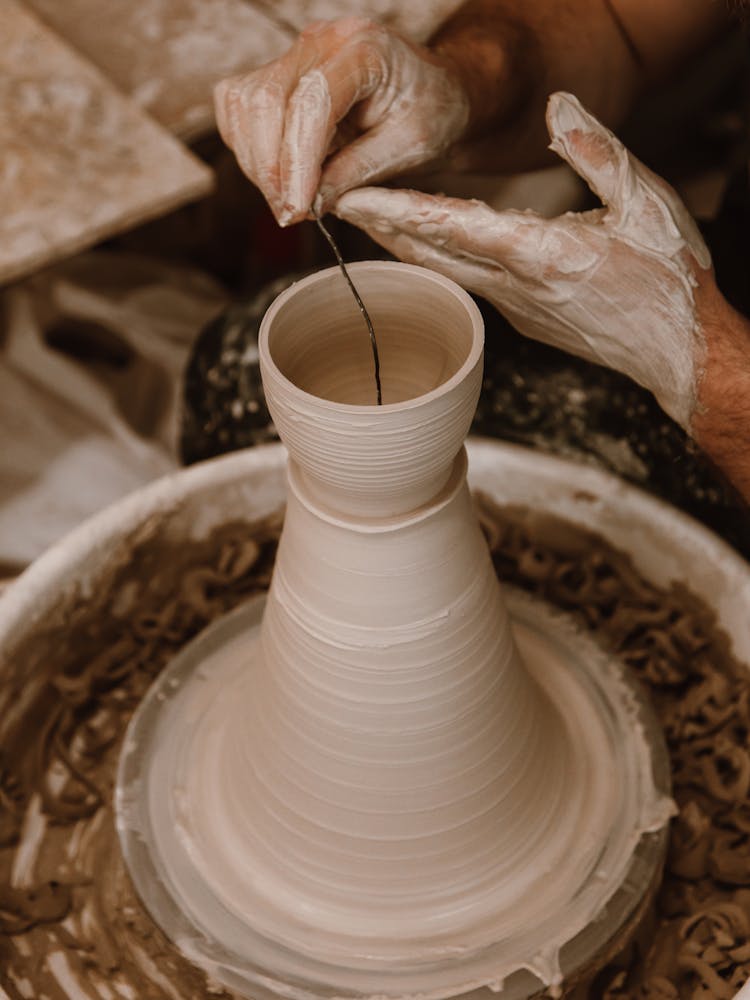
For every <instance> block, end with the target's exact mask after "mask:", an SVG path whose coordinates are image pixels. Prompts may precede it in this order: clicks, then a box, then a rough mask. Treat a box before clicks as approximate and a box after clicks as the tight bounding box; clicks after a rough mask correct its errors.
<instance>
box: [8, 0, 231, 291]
mask: <svg viewBox="0 0 750 1000" xmlns="http://www.w3.org/2000/svg"><path fill="white" fill-rule="evenodd" d="M0 25H2V31H1V35H2V45H1V46H0V281H8V280H10V279H12V278H16V277H19V276H20V275H23V274H25V273H27V272H29V271H32V270H35V269H37V268H39V267H41V266H43V265H44V264H47V263H49V262H51V261H52V260H54V259H56V258H58V257H61V256H64V255H67V254H70V253H73V252H75V251H77V250H80V249H83V248H84V247H87V246H90V245H92V244H94V243H96V242H98V241H99V240H101V239H103V238H105V237H107V236H110V235H112V234H114V233H116V232H118V231H120V230H122V229H125V228H128V227H129V226H132V225H135V224H136V223H139V222H142V221H144V220H146V219H148V218H151V217H153V216H156V215H159V214H162V213H164V212H166V211H168V210H170V209H171V208H173V207H176V206H177V205H179V204H181V203H183V202H185V201H188V200H190V199H192V198H195V197H197V196H198V195H201V194H203V193H205V192H206V191H208V190H209V189H210V187H211V184H212V175H211V172H210V171H209V170H208V169H207V168H206V167H205V166H204V165H203V164H201V163H200V162H199V161H198V160H197V159H196V158H195V157H193V156H192V155H191V154H190V153H188V152H187V150H185V149H184V147H183V146H182V145H181V144H180V143H179V142H177V140H175V139H174V138H173V137H172V136H171V135H170V134H169V133H168V132H166V131H165V130H164V129H162V128H161V127H160V126H159V125H157V124H156V123H155V122H153V121H151V120H150V119H149V118H148V117H147V116H146V115H144V114H143V113H142V112H141V111H140V110H139V109H138V108H136V107H135V106H134V105H133V104H132V102H130V101H128V100H127V99H126V98H124V97H123V96H122V95H121V94H120V93H119V92H118V91H117V90H115V88H114V87H113V85H112V84H111V83H110V82H109V81H108V80H107V79H105V78H104V77H103V76H102V74H101V73H100V72H99V71H98V70H97V69H96V68H95V67H94V66H92V65H91V64H89V63H88V62H87V61H86V60H85V59H84V58H83V57H82V56H80V55H79V54H77V53H76V52H74V51H73V50H72V49H70V48H69V47H68V46H67V45H66V44H65V43H63V42H62V41H61V40H60V39H59V38H57V37H56V36H55V35H54V34H52V32H51V31H50V30H49V29H48V28H46V27H45V26H44V25H43V24H41V22H39V21H38V20H37V18H36V17H35V16H34V15H33V14H32V13H31V12H30V11H29V10H28V9H26V8H25V7H23V6H21V5H20V4H18V3H16V2H14V0H0Z"/></svg>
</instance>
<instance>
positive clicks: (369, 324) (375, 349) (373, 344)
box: [312, 208, 383, 406]
mask: <svg viewBox="0 0 750 1000" xmlns="http://www.w3.org/2000/svg"><path fill="white" fill-rule="evenodd" d="M312 214H313V217H314V219H315V222H316V223H317V225H318V229H319V230H320V231H321V233H322V234H323V235H324V236H325V238H326V240H327V241H328V245H329V246H330V248H331V250H333V255H334V257H335V258H336V263H337V264H338V265H339V267H340V268H341V273H342V274H343V275H344V277H345V278H346V280H347V283H348V285H349V287H350V288H351V290H352V295H353V296H354V299H355V301H356V303H357V305H358V306H359V311H360V312H361V313H362V315H363V316H364V319H365V323H366V324H367V332H368V333H369V334H370V346H371V347H372V360H373V362H374V365H375V389H376V392H377V399H378V406H382V405H383V391H382V387H381V385H380V355H379V354H378V342H377V340H376V339H375V329H374V327H373V325H372V320H371V319H370V314H369V313H368V311H367V309H365V304H364V302H363V301H362V298H361V296H360V294H359V292H358V291H357V289H356V288H355V287H354V282H353V281H352V279H351V278H350V277H349V272H348V271H347V269H346V264H345V263H344V258H343V257H342V256H341V251H340V250H339V248H338V246H337V245H336V241H335V240H334V238H333V236H331V234H330V233H329V232H328V230H327V229H326V227H325V226H324V225H323V220H322V219H321V217H320V215H319V214H318V212H317V211H316V209H314V208H313V210H312Z"/></svg>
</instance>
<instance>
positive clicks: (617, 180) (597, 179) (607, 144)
mask: <svg viewBox="0 0 750 1000" xmlns="http://www.w3.org/2000/svg"><path fill="white" fill-rule="evenodd" d="M547 128H548V130H549V134H550V138H551V139H552V142H551V143H550V149H553V150H554V151H555V152H556V153H557V154H558V155H559V156H561V157H562V158H563V159H564V160H565V161H566V162H567V163H569V164H570V166H571V167H572V168H573V169H574V170H575V171H576V173H578V174H580V176H581V177H583V179H584V180H585V181H586V183H587V184H588V185H589V187H590V188H591V190H592V191H593V192H594V193H595V194H596V195H598V196H599V197H600V198H601V200H602V201H603V202H604V204H605V205H610V206H611V207H612V208H614V209H615V210H616V211H617V212H620V211H622V209H623V206H625V205H627V203H628V200H629V199H630V198H632V196H633V194H634V191H635V187H636V184H637V177H636V174H635V171H634V170H633V163H632V162H631V159H630V154H629V153H628V151H627V149H626V148H625V147H624V146H623V144H622V143H621V142H620V140H619V139H618V138H617V137H616V136H615V135H613V134H612V132H610V131H609V129H608V128H605V126H604V125H602V124H601V122H599V121H597V119H596V118H594V116H593V115H592V114H590V113H589V112H588V111H586V110H585V108H584V107H583V106H582V105H581V103H580V101H579V100H578V99H577V98H576V97H574V96H573V95H572V94H566V93H564V92H562V91H559V92H558V93H555V94H552V95H551V96H550V98H549V101H548V102H547Z"/></svg>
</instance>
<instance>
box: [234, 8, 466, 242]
mask: <svg viewBox="0 0 750 1000" xmlns="http://www.w3.org/2000/svg"><path fill="white" fill-rule="evenodd" d="M215 97H216V114H217V120H218V125H219V130H220V132H221V135H222V137H223V138H224V141H225V142H226V143H227V144H228V145H229V146H230V147H231V148H232V149H233V150H234V152H235V154H236V156H237V159H238V161H239V164H240V166H241V167H242V169H243V171H244V172H245V173H246V174H247V176H248V177H249V178H250V180H252V181H253V182H254V183H255V184H257V186H258V187H259V188H260V189H261V191H262V192H263V194H264V196H265V198H266V200H267V201H268V203H269V205H270V206H271V209H272V211H273V213H274V215H275V216H276V218H277V220H278V222H279V223H280V225H282V226H286V225H289V224H290V223H292V222H299V221H300V220H302V219H304V218H305V217H306V215H307V214H308V212H309V211H310V208H311V205H312V203H313V200H314V199H315V198H316V194H317V195H318V196H319V199H318V201H317V202H316V208H317V209H318V210H319V211H321V212H323V211H325V210H326V209H327V208H328V206H329V205H330V204H332V203H333V202H334V201H335V200H336V198H337V197H338V196H339V195H340V194H341V193H342V192H344V191H347V190H349V189H350V188H352V187H357V186H360V185H362V184H367V183H369V182H371V181H377V180H383V179H384V178H386V177H391V176H394V175H395V174H398V173H402V172H404V171H405V170H410V169H412V168H414V167H417V166H419V165H421V164H424V163H427V162H429V161H432V160H435V159H437V158H438V157H440V156H441V155H442V154H443V153H444V152H445V151H446V150H447V149H448V148H449V147H450V146H451V145H452V143H453V142H455V140H456V139H457V138H458V137H459V136H460V134H461V132H462V131H463V129H464V127H465V125H466V123H467V121H468V118H469V102H468V98H467V97H466V95H465V93H464V90H463V87H462V86H461V84H460V83H459V81H458V77H457V76H456V75H455V74H454V73H453V72H451V71H450V70H449V69H448V68H447V65H444V64H443V63H442V62H441V60H440V58H439V57H438V56H437V55H435V54H433V53H431V52H430V51H429V50H428V49H426V48H422V47H420V46H417V45H412V44H411V43H410V42H407V41H406V40H405V39H403V38H401V37H400V36H399V35H396V34H395V33H393V32H392V31H389V30H388V29H387V28H385V27H383V26H382V25H379V24H376V23H374V22H372V21H368V20H364V19H361V18H345V19H342V20H339V21H332V22H317V23H315V24H313V25H311V26H310V27H309V28H307V30H306V31H304V32H303V33H302V35H300V37H299V38H298V39H297V41H296V42H295V43H294V45H293V46H292V47H291V49H290V50H289V51H288V52H287V53H286V54H285V55H284V56H282V57H281V58H280V59H277V60H276V61H275V62H272V63H269V64H268V65H267V66H263V67H261V68H260V69H258V70H256V71H255V72H253V73H249V74H248V75H247V76H240V77H234V78H232V79H229V80H224V81H223V82H222V83H220V84H219V85H218V86H217V88H216V92H215ZM352 130H354V132H355V134H358V138H355V139H354V141H352V142H349V143H348V144H346V145H343V146H342V143H344V141H345V140H344V136H345V134H351V133H352ZM337 147H342V148H339V149H338V152H335V153H334V155H332V156H330V157H329V154H331V152H332V151H333V150H335V149H336V148H337Z"/></svg>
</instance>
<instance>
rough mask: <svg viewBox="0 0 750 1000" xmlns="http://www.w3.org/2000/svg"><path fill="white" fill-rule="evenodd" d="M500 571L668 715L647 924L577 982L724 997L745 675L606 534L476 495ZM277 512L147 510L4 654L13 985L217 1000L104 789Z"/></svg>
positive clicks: (9, 976)
mask: <svg viewBox="0 0 750 1000" xmlns="http://www.w3.org/2000/svg"><path fill="white" fill-rule="evenodd" d="M478 507H479V510H480V516H481V521H482V524H483V527H484V528H485V532H486V534H487V537H488V540H489V543H490V546H491V549H492V554H493V559H494V563H495V566H496V569H497V572H498V575H499V577H500V578H501V579H503V580H507V581H509V582H511V583H513V584H515V585H518V586H521V587H523V588H525V589H527V590H529V591H531V592H533V593H536V594H538V595H540V596H541V597H543V598H544V599H546V600H548V601H549V602H550V603H552V604H554V605H556V606H558V607H560V608H562V609H564V610H566V611H568V612H569V613H571V614H572V615H574V616H575V617H576V618H578V619H579V620H580V621H581V622H582V623H584V624H585V625H586V626H587V627H588V628H590V629H592V630H593V631H595V632H596V633H597V634H598V635H599V636H600V638H601V640H602V641H603V642H604V643H607V644H609V646H610V647H611V648H613V649H615V650H617V651H618V653H619V654H620V655H621V656H622V657H623V658H624V659H625V660H626V661H627V662H628V663H629V664H630V665H631V666H632V667H633V669H634V670H635V672H636V673H637V674H638V676H639V677H640V678H641V680H642V681H643V682H644V684H645V685H646V686H647V687H648V688H649V690H650V692H651V694H652V696H653V700H654V703H655V706H656V710H657V712H658V714H659V716H660V718H661V721H662V723H663V725H664V728H665V731H666V734H667V739H668V744H669V749H670V755H671V761H672V771H673V781H674V794H675V797H676V799H677V801H678V803H679V806H680V815H679V817H678V819H677V821H676V822H675V823H674V825H673V829H672V835H671V848H670V854H669V859H668V867H667V872H666V875H665V878H664V881H663V885H662V886H661V889H660V891H659V893H658V895H657V898H656V901H655V904H654V907H653V909H652V912H651V913H650V914H649V915H648V916H647V918H646V919H645V921H644V924H643V927H642V930H641V932H640V933H639V934H638V936H637V937H636V939H635V940H634V941H632V942H631V943H630V944H629V945H628V947H627V949H626V951H625V952H624V953H623V954H621V955H620V956H619V958H618V959H617V960H616V961H615V962H613V963H611V964H610V965H608V966H607V967H606V968H605V969H603V970H602V971H601V972H600V973H599V974H598V975H597V977H596V979H595V980H594V981H593V982H592V983H590V984H588V985H587V986H578V987H576V989H575V991H574V993H573V994H572V995H574V996H575V997H576V998H579V997H584V996H588V997H592V998H602V1000H626V998H628V1000H629V998H632V1000H636V998H639V1000H647V998H648V1000H657V998H658V1000H672V998H678V997H679V998H682V997H688V998H695V1000H699V998H700V1000H704V998H708V997H716V998H724V997H726V998H729V997H731V996H733V994H734V993H735V992H736V991H737V990H738V989H739V987H740V985H741V984H742V983H743V982H744V981H745V979H746V978H747V977H748V974H750V809H749V808H748V805H747V799H748V792H749V791H750V751H748V727H749V721H748V699H749V698H750V674H748V673H747V672H746V671H745V670H744V668H741V667H739V666H738V665H737V664H735V663H734V662H733V661H732V658H731V656H730V655H729V652H728V649H727V645H726V643H725V641H724V640H723V638H722V636H721V634H720V633H719V632H718V630H717V629H716V628H715V625H714V622H713V619H712V616H711V614H710V613H709V612H708V611H707V610H706V609H705V608H704V607H703V606H701V605H700V604H699V603H698V602H697V601H696V600H695V599H694V598H692V597H691V596H690V595H689V594H688V593H687V591H684V590H682V589H680V588H674V589H673V590H672V591H670V592H668V593H666V592H664V591H660V590H657V589H656V588H654V587H652V586H650V585H649V584H648V583H646V582H645V581H644V580H643V579H641V578H640V577H639V576H638V574H637V573H636V572H635V571H634V570H633V568H632V565H631V563H630V562H629V560H628V559H627V558H626V557H625V556H622V555H621V554H618V553H616V552H613V551H612V550H611V549H610V548H608V547H607V546H606V544H604V543H603V542H602V541H601V540H600V539H597V538H595V537H594V536H591V535H589V534H587V533H585V532H583V531H581V530H580V529H575V528H573V527H571V526H569V525H565V524H562V523H557V522H553V521H551V520H550V519H542V518H539V517H538V516H535V515H532V514H529V513H527V512H524V511H520V510H505V511H501V510H498V509H497V508H495V507H493V506H492V504H490V503H489V502H487V501H484V500H482V499H481V498H480V499H479V503H478ZM280 526H281V520H280V518H275V519H270V520H267V521H265V522H263V523H260V524H255V525H246V524H235V525H226V526H224V527H223V528H221V529H220V530H218V531H216V532H215V533H214V534H213V536H212V537H210V538H209V539H207V540H206V541H203V542H200V543H197V542H196V543H182V544H177V543H175V542H174V541H173V540H170V539H169V536H168V534H167V532H166V531H161V530H160V528H159V526H156V527H154V528H153V530H150V531H149V532H148V533H147V537H146V536H145V535H144V537H143V539H142V540H141V541H140V542H138V543H137V544H135V546H134V549H133V551H132V552H129V553H128V558H127V559H124V560H123V561H122V564H121V566H120V568H119V569H118V570H117V571H116V573H115V574H114V575H113V577H112V579H111V581H110V584H109V585H108V586H107V587H106V588H101V589H100V590H99V592H98V593H97V595H96V596H95V597H94V598H93V599H87V600H85V601H83V600H75V598H74V597H71V598H70V599H69V602H68V605H64V606H61V607H60V608H58V609H57V612H56V614H55V615H54V616H53V617H52V618H51V619H50V620H49V622H48V624H47V625H46V626H45V627H44V628H43V629H41V630H40V631H39V633H38V634H37V635H36V636H35V638H34V641H33V645H31V644H29V645H28V646H27V647H21V648H18V649H16V650H14V651H12V654H11V656H10V657H9V658H8V659H7V661H6V662H4V663H2V664H0V678H1V682H0V986H1V987H2V988H3V989H4V990H5V992H6V993H7V995H8V996H9V997H10V998H11V1000H19V998H26V997H30V996H33V997H40V996H45V997H49V998H50V1000H59V998H67V997H71V996H76V997H78V996H85V997H100V996H101V997H112V996H123V997H138V998H143V1000H151V998H153V1000H162V998H175V997H180V998H183V1000H191V998H209V997H212V998H216V997H222V996H223V997H227V996H229V994H227V993H226V992H224V991H222V990H221V988H220V987H218V986H217V985H216V984H215V983H210V982H207V981H206V979H205V977H204V976H203V975H202V974H201V973H200V972H198V971H197V970H196V969H194V968H193V967H191V966H190V965H189V964H188V963H187V962H185V961H184V960H183V959H182V958H181V956H180V955H179V954H178V953H177V952H176V950H175V949H174V948H173V947H172V946H171V945H170V943H169V942H168V941H167V940H166V939H165V938H164V936H163V935H162V934H161V933H160V932H159V930H158V929H157V928H156V927H155V926H154V925H153V923H152V922H151V920H150V919H149V917H148V916H147V914H146V913H145V912H144V910H143V908H142V907H141V905H140V903H139V901H138V899H137V898H136V896H135V894H134V892H133V890H132V887H131V885H130V882H129V879H128V877H127V874H126V872H125V870H124V867H123V863H122V859H121V856H120V852H119V848H118V843H117V837H116V834H115V830H114V826H113V819H112V787H113V780H114V773H115V769H116V764H117V756H118V751H119V746H120V742H121V739H122V734H123V731H124V727H125V726H126V724H127V721H128V719H129V718H130V716H131V715H132V712H133V710H134V709H135V707H136V706H137V704H138V702H139V700H140V698H141V697H142V695H143V693H144V692H145V690H146V688H147V687H148V685H149V683H150V682H151V680H152V678H153V677H154V676H155V675H156V674H157V673H158V672H159V671H160V670H161V669H162V667H163V666H164V665H165V664H166V663H167V662H168V661H169V660H170V659H171V657H172V656H174V654H175V652H176V651H177V650H178V649H179V648H180V647H181V646H182V645H184V644H185V643H186V642H187V641H188V640H189V639H190V638H192V637H193V636H194V635H195V634H196V633H197V632H198V631H200V629H202V628H203V627H204V626H205V625H206V624H208V623H209V622H210V621H212V620H213V619H215V618H216V617H218V616H219V615H221V614H223V613H224V612H226V611H228V610H229V609H230V608H232V607H233V606H235V605H236V604H238V603H239V602H241V601H242V600H244V599H245V598H247V597H248V596H250V595H252V594H255V593H258V592H261V591H263V590H265V589H266V588H267V587H268V583H269V580H270V574H271V570H272V566H273V559H274V555H275V548H276V543H277V540H278V537H279V532H280Z"/></svg>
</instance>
